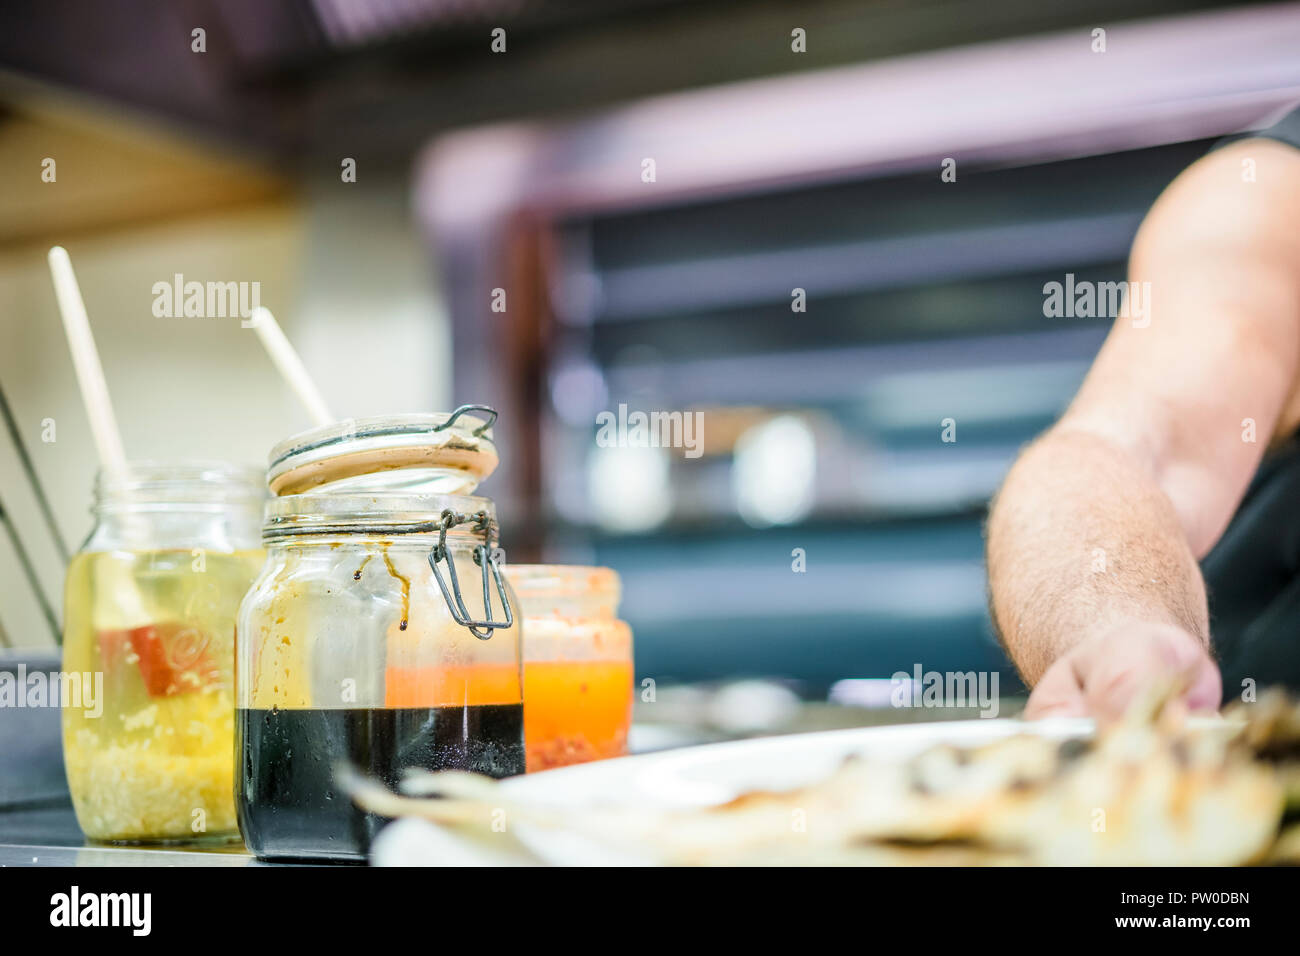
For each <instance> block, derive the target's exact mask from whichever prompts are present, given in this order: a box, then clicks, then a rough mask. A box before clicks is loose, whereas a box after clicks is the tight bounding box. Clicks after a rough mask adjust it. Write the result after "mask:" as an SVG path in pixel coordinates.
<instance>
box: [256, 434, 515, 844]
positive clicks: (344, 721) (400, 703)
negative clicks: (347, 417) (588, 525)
mask: <svg viewBox="0 0 1300 956" xmlns="http://www.w3.org/2000/svg"><path fill="white" fill-rule="evenodd" d="M455 417H456V416H452V418H455ZM439 418H440V419H441V421H445V420H447V418H448V416H440V417H438V416H408V417H407V419H408V420H407V422H406V423H405V425H406V426H413V427H411V428H408V430H406V431H403V432H400V433H397V435H396V437H397V438H398V439H399V441H398V443H397V444H394V443H393V442H391V441H389V439H392V438H393V437H394V433H393V431H392V428H393V422H394V419H391V418H388V419H382V420H370V421H355V422H349V423H345V424H343V425H339V426H332V428H331V429H325V430H321V429H318V430H317V433H319V432H322V431H324V432H328V433H329V434H325V435H320V434H316V433H309V434H308V435H307V436H299V437H298V438H296V439H291V440H290V442H288V443H285V445H283V446H281V447H280V448H279V449H277V451H275V452H273V453H272V478H271V485H272V488H273V489H275V488H277V481H276V478H277V475H278V476H279V477H280V478H281V479H282V480H281V481H280V482H279V488H280V489H282V490H283V489H285V488H289V489H292V490H295V491H298V493H294V494H281V495H280V496H279V497H277V498H274V499H272V500H271V501H270V502H269V503H268V505H267V511H266V520H265V524H264V527H263V542H264V544H265V547H266V551H267V561H266V565H265V567H264V568H263V570H262V573H261V575H260V577H259V578H258V580H257V581H256V582H255V583H254V585H253V587H252V589H251V590H250V591H249V593H248V595H247V596H246V597H245V599H244V603H243V605H242V607H241V609H240V615H239V631H238V639H237V681H236V692H237V709H236V719H235V732H236V750H237V754H238V760H239V765H238V768H237V770H236V775H235V776H236V808H237V811H238V816H239V828H240V831H241V833H242V834H243V837H244V841H245V843H246V844H247V846H248V848H249V850H251V851H252V852H253V853H255V854H256V855H257V856H258V857H260V858H263V859H293V860H341V861H361V860H364V859H365V856H366V854H367V852H368V849H369V845H370V842H371V840H372V839H373V837H374V835H375V833H376V832H377V831H378V829H379V828H380V827H381V826H382V825H383V824H384V823H385V822H386V821H384V820H383V819H382V818H379V817H377V816H375V815H374V814H370V813H366V812H363V811H361V810H360V809H358V808H357V807H355V806H354V805H353V803H352V801H351V800H350V799H349V797H348V795H347V793H345V792H344V790H343V789H342V788H341V786H340V784H339V772H340V771H341V770H342V769H343V768H349V769H351V770H352V771H353V772H357V773H360V774H363V775H366V776H368V777H370V778H372V779H376V780H379V781H382V782H383V783H385V784H386V785H388V786H390V787H395V786H397V785H398V783H399V782H400V780H401V776H402V774H403V772H404V771H405V770H407V769H410V768H414V769H420V770H444V769H456V770H469V771H473V772H477V773H483V774H487V775H489V776H493V777H505V776H510V775H512V774H517V773H522V772H523V771H524V764H525V751H524V737H523V734H524V719H523V679H522V654H521V641H522V637H521V631H522V624H521V622H520V621H519V620H518V619H517V617H516V615H515V614H514V605H515V599H514V594H513V592H512V591H511V590H510V587H509V584H508V583H507V582H506V581H505V579H504V578H503V576H502V575H501V573H500V569H499V567H498V562H497V557H496V555H497V553H498V552H497V543H498V542H497V524H496V512H495V507H494V505H493V503H492V501H491V500H489V499H487V498H483V497H475V496H472V495H469V494H464V493H460V492H464V491H466V490H472V489H473V487H474V486H475V485H476V484H477V478H478V477H481V474H469V475H468V476H467V474H466V471H465V469H464V467H463V466H464V464H465V462H466V460H467V459H466V457H465V454H466V445H472V444H473V443H475V442H477V443H478V446H479V447H480V448H481V447H482V445H483V443H485V442H487V441H488V439H487V438H486V432H487V427H486V425H485V424H484V423H483V422H482V421H480V420H475V419H473V418H470V417H469V416H463V417H461V422H460V425H461V428H462V429H463V430H464V432H465V434H466V435H467V436H468V440H458V441H456V442H454V443H451V444H452V445H453V446H454V452H455V455H456V456H458V457H455V458H454V459H451V458H447V457H443V458H439V457H438V455H437V454H430V449H431V448H433V447H434V446H435V443H436V442H438V441H440V440H441V439H442V438H443V436H442V435H441V433H440V430H438V429H437V428H436V426H437V425H438V424H440V421H439ZM412 419H414V420H415V421H414V422H412V421H411V420H412ZM429 419H433V422H432V424H430V422H429ZM421 425H423V426H424V427H425V429H426V434H424V436H423V442H421V440H420V432H419V427H420V426H421ZM476 429H477V430H476ZM395 447H396V448H398V449H399V450H398V451H392V449H393V448H395ZM286 448H287V449H288V450H287V451H286V450H285V449H286ZM402 448H405V449H406V450H405V451H402V450H400V449H402ZM303 449H306V451H303ZM322 449H324V450H325V451H324V453H323V454H322ZM295 456H296V457H295ZM348 458H350V459H351V460H352V461H353V462H354V463H355V462H362V463H371V464H373V462H375V461H382V462H384V463H385V464H384V466H383V468H382V470H381V471H380V472H379V473H378V476H377V477H376V479H375V481H373V482H371V483H369V484H367V482H366V480H365V476H364V474H361V473H358V472H357V471H356V466H346V465H345V464H344V465H341V464H340V462H341V461H343V460H345V459H348ZM286 462H287V464H286ZM304 462H307V464H306V465H304ZM319 462H324V463H325V468H326V469H327V470H329V473H330V475H331V476H332V477H331V478H330V480H328V481H324V482H315V483H313V482H312V481H311V475H310V474H305V473H304V470H305V472H310V471H312V469H313V467H314V465H313V464H312V463H319ZM431 462H432V463H433V464H431ZM449 462H450V463H449ZM395 463H397V464H396V465H395ZM403 463H405V464H403ZM491 463H492V464H495V451H492V459H491ZM481 464H482V459H478V460H477V462H476V463H475V464H474V467H475V468H477V467H479V466H480V465H481ZM369 466H370V465H369V464H363V465H362V467H369ZM295 468H296V469H298V473H297V474H294V469H295ZM487 470H490V467H489V468H488V469H487ZM398 472H403V473H400V474H399V473H398ZM285 475H288V478H287V479H285V478H284V476H285ZM439 487H441V488H451V489H452V491H453V492H455V493H444V492H441V491H431V490H430V489H431V488H439ZM299 489H305V490H299Z"/></svg>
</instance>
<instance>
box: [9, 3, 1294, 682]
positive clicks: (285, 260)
mask: <svg viewBox="0 0 1300 956" xmlns="http://www.w3.org/2000/svg"><path fill="white" fill-rule="evenodd" d="M0 18H2V19H3V21H4V22H3V28H2V29H0V170H3V175H2V176H0V390H2V391H3V398H4V402H3V403H0V410H4V412H5V420H4V421H3V422H0V508H2V509H3V521H4V527H3V529H2V533H0V645H9V646H13V647H40V646H46V647H52V646H53V644H54V642H55V639H56V637H55V635H56V633H57V629H58V622H59V618H60V616H61V609H60V607H59V602H60V595H61V593H62V568H63V561H64V557H65V555H66V554H67V553H69V552H74V551H75V550H76V549H77V547H78V545H79V544H80V542H81V540H82V539H83V538H84V536H85V535H86V533H87V532H88V530H89V526H90V517H89V512H88V507H89V502H90V488H91V481H92V477H93V473H94V470H95V457H94V448H93V445H92V443H91V440H90V436H89V430H88V425H87V422H86V419H85V415H84V412H83V410H82V407H81V404H80V398H79V395H78V392H77V387H76V383H75V380H74V377H73V370H72V364H71V361H70V359H69V357H68V352H67V348H66V345H65V342H64V339H63V332H62V328H61V326H60V323H59V319H58V314H57V311H56V307H55V300H54V295H53V292H52V289H51V286H50V281H49V277H48V272H47V268H46V264H45V253H46V250H47V249H48V247H49V246H50V245H52V244H55V243H59V244H62V245H64V246H66V247H67V248H68V250H69V251H70V253H71V255H72V258H73V261H74V263H75V264H76V268H77V271H78V274H79V277H80V280H81V285H82V290H83V294H84V296H85V299H86V303H87V306H88V309H89V313H90V316H91V320H92V323H93V324H94V328H95V332H96V336H97V339H98V344H99V347H100V351H101V352H102V355H103V361H104V366H105V371H106V374H107V377H108V381H109V385H110V387H111V389H112V391H113V398H114V400H115V403H116V408H117V413H118V417H119V419H120V421H121V424H122V428H123V432H124V437H125V442H126V446H127V450H128V454H129V455H130V456H132V457H136V458H175V457H183V456H197V457H220V458H229V459H234V460H240V461H245V462H249V463H263V462H264V461H265V457H266V453H267V451H268V450H269V448H270V446H271V445H272V444H273V443H274V442H276V441H277V440H279V439H281V438H283V437H284V436H286V435H288V434H289V433H291V432H295V431H298V430H301V429H302V428H305V427H306V426H307V425H308V422H307V420H306V418H305V415H304V413H303V412H301V411H300V409H299V408H298V407H297V406H296V404H295V402H294V401H293V398H292V396H291V395H290V394H289V393H288V391H287V390H286V388H285V387H284V386H283V385H282V384H281V381H280V379H279V377H278V376H277V375H276V374H275V372H274V370H273V368H272V367H271V365H270V363H269V362H268V361H267V359H266V357H265V355H264V354H263V352H262V350H261V347H260V346H259V344H258V342H257V340H256V338H255V336H254V334H253V332H251V331H250V330H248V329H245V328H242V327H241V325H240V323H239V321H238V320H236V319H218V318H203V319H195V318H189V319H174V318H156V317H154V315H153V313H152V310H151V305H152V302H153V293H152V291H151V290H152V286H153V284H154V283H155V282H159V281H167V282H169V281H171V280H172V277H173V276H174V275H175V274H177V273H180V274H183V275H184V277H185V278H186V280H197V281H202V282H206V281H222V282H225V281H238V282H259V283H260V288H261V301H262V303H263V304H265V305H267V306H269V307H270V308H271V309H273V310H274V311H275V312H276V314H277V316H278V317H279V318H280V321H281V324H282V325H283V326H284V328H285V330H286V332H287V333H288V335H289V336H290V337H291V338H292V339H293V340H294V342H295V343H296V344H297V345H298V347H299V349H300V351H301V352H302V354H303V357H304V360H305V362H306V364H307V366H308V368H309V369H310V371H311V372H312V374H313V375H314V376H315V377H316V378H317V380H318V382H319V383H320V385H321V387H322V389H323V391H324V393H325V395H326V397H327V398H328V400H329V402H330V403H331V405H332V407H333V409H334V410H335V412H336V413H338V414H341V415H344V416H349V417H350V416H360V415H371V414H378V413H383V412H398V411H416V410H423V411H432V410H444V409H449V408H451V407H453V406H455V405H457V404H460V403H466V402H487V403H490V404H493V405H495V406H496V407H497V408H499V409H500V411H501V423H500V426H499V427H498V430H497V434H498V441H499V444H500V446H501V449H502V467H501V470H500V472H499V473H498V474H497V475H496V476H494V477H493V478H492V479H490V480H489V482H488V483H487V484H486V485H485V487H484V493H486V494H489V495H492V496H493V497H495V498H496V499H497V501H498V506H499V509H500V512H501V514H502V517H503V519H504V520H503V541H504V544H505V546H506V551H507V555H508V557H509V559H510V560H514V561H532V560H543V559H544V560H547V561H559V562H575V563H601V564H608V565H611V566H613V567H615V568H617V569H618V570H619V572H620V573H621V574H622V576H623V580H624V583H625V599H624V604H623V609H622V610H623V617H624V618H625V619H627V620H628V621H630V622H631V624H632V626H633V628H634V631H635V633H636V639H637V674H638V677H639V678H644V677H652V678H654V679H655V680H656V681H658V682H661V683H665V684H667V683H672V682H675V681H691V682H697V681H716V680H720V679H735V678H745V677H770V678H777V679H779V680H781V681H784V682H786V683H787V685H788V686H789V687H791V688H792V689H794V690H796V691H797V692H798V693H800V694H802V695H805V696H806V697H809V698H812V699H817V698H822V699H824V698H825V696H826V695H827V693H828V692H829V691H830V689H831V688H832V687H833V686H837V682H841V681H845V680H863V679H872V678H886V679H887V678H888V677H889V676H890V675H891V674H892V673H894V672H895V671H899V670H904V671H908V672H911V671H912V669H913V667H914V665H915V664H918V663H919V664H921V665H923V666H924V667H925V669H927V670H941V671H943V670H954V671H967V670H981V671H983V670H995V671H999V672H1000V673H1001V675H1002V678H1003V686H1002V689H1003V692H1004V693H1005V692H1007V691H1008V690H1014V688H1015V687H1016V686H1017V685H1016V679H1015V676H1014V671H1013V670H1012V668H1011V667H1010V665H1009V663H1008V662H1007V660H1006V658H1005V657H1004V655H1003V654H1002V652H1001V651H1000V650H999V648H998V646H997V643H996V641H995V640H994V638H993V635H992V632H991V629H990V625H989V622H988V619H987V614H986V609H985V585H984V574H983V568H982V555H981V549H982V543H981V522H982V519H983V515H984V510H985V507H986V503H987V501H988V498H989V496H990V494H991V493H992V492H993V490H994V489H995V487H996V486H997V484H998V482H999V479H1000V477H1001V476H1002V474H1003V473H1004V471H1005V469H1006V468H1007V466H1008V464H1009V463H1010V461H1011V459H1012V457H1013V455H1014V454H1015V452H1016V449H1017V448H1018V447H1019V446H1020V445H1021V444H1022V443H1024V442H1025V441H1027V440H1028V439H1029V438H1030V437H1031V436H1033V435H1034V434H1035V433H1036V432H1037V431H1039V430H1041V429H1042V428H1043V427H1044V426H1046V425H1047V424H1048V423H1049V422H1051V421H1052V419H1053V418H1054V416H1056V415H1057V414H1058V413H1059V412H1060V411H1061V410H1062V408H1063V407H1064V404H1065V403H1066V401H1067V400H1068V398H1069V396H1070V395H1071V393H1072V392H1073V390H1074V389H1075V387H1076V386H1077V384H1078V383H1079V381H1080V379H1081V377H1082V375H1083V373H1084V371H1085V369H1086V367H1087V365H1088V362H1089V360H1090V359H1091V357H1092V356H1093V354H1094V353H1095V351H1096V349H1097V348H1098V345H1099V343H1100V342H1101V340H1102V337H1103V335H1104V333H1105V329H1106V326H1107V324H1108V323H1107V322H1106V320H1104V319H1085V318H1072V319H1051V318H1045V317H1044V314H1043V285H1044V283H1045V282H1049V281H1064V280H1065V276H1066V274H1067V273H1073V274H1074V275H1075V277H1076V278H1077V279H1080V280H1082V279H1094V280H1120V279H1122V278H1123V277H1124V261H1125V257H1126V254H1127V249H1128V246H1129V243H1130V241H1131V239H1132V236H1133V233H1134V230H1135V228H1136V226H1137V224H1138V222H1139V221H1140V219H1141V217H1142V215H1143V213H1144V211H1145V210H1146V208H1147V207H1148V206H1149V204H1150V203H1151V202H1152V200H1153V199H1154V198H1155V197H1156V195H1157V194H1158V193H1159V191H1160V190H1161V188H1162V187H1163V186H1164V185H1165V184H1166V183H1167V182H1168V181H1169V180H1170V179H1171V178H1172V177H1173V176H1174V175H1175V174H1176V173H1177V172H1178V171H1179V170H1180V169H1181V168H1182V167H1184V166H1185V165H1186V164H1187V163H1189V162H1190V161H1192V160H1193V159H1195V158H1196V157H1197V156H1198V155H1200V154H1202V153H1203V152H1204V151H1205V150H1206V149H1207V148H1208V146H1209V145H1210V144H1212V143H1213V142H1214V140H1215V139H1216V138H1218V137H1220V136H1222V135H1224V134H1227V133H1231V132H1234V131H1238V130H1243V129H1248V128H1251V127H1258V126H1260V125H1263V124H1265V123H1266V122H1267V121H1268V120H1269V119H1270V118H1271V117H1272V116H1274V115H1276V114H1277V113H1278V112H1279V111H1281V110H1283V109H1284V108H1285V107H1286V106H1287V105H1288V104H1290V103H1293V102H1295V101H1297V100H1300V5H1297V4H1267V5H1253V6H1245V7H1242V6H1237V7H1228V6H1225V5H1223V4H1217V3H1199V2H1189V0H1177V2H1173V0H1126V2H1119V0H1101V2H1097V0H1090V2H1086V3H1085V2H1082V0H1077V2H1076V0H1065V2H1055V3H1046V4H1045V3H1041V2H1039V0H996V2H992V0H990V2H967V0H961V2H958V0H880V2H846V0H805V2H799V3H795V2H777V0H751V2H735V3H720V2H711V0H694V2H682V0H568V2H560V0H459V2H458V0H292V2H256V0H223V2H215V0H151V2H144V0H131V2H118V3H113V4H103V3H96V2H89V0H85V2H74V0H44V2H41V3H28V2H15V3H7V4H6V5H5V9H4V12H3V13H2V14H0ZM195 30H202V31H203V33H202V38H203V47H204V49H203V51H202V52H197V51H196V50H195V49H194V47H195V45H196V39H195V36H196V35H195V33H194V31H195ZM497 30H503V31H504V34H500V33H494V31H497ZM1097 30H1103V31H1104V34H1097V33H1096V32H1095V31H1097ZM798 31H802V34H800V33H799V32H798ZM1099 37H1101V38H1102V39H1103V40H1104V44H1105V49H1104V52H1103V51H1100V50H1098V49H1096V47H1097V44H1098V38H1099ZM801 38H802V42H803V44H804V45H805V51H803V52H799V51H796V49H794V47H797V46H799V45H800V40H801ZM502 40H504V45H505V49H504V51H501V50H500V46H501V42H502ZM494 45H495V47H496V49H495V50H494ZM47 158H52V159H54V160H55V164H56V165H55V169H56V179H55V181H54V182H45V181H43V179H42V175H41V174H42V171H43V169H44V168H45V167H44V165H43V163H44V161H45V160H46V159H47ZM348 160H352V161H354V163H355V170H356V175H355V182H350V181H345V180H346V177H345V176H344V168H345V166H346V165H347V161H348ZM647 160H650V161H652V164H650V165H648V164H647ZM946 160H954V161H955V167H953V168H955V173H956V180H955V182H946V181H944V179H943V178H942V177H941V173H942V171H943V167H944V164H945V161H946ZM651 169H652V170H653V175H652V176H651V174H650V172H649V170H651ZM648 180H650V181H648ZM498 290H499V291H498ZM502 301H504V303H505V308H504V311H494V308H493V305H494V303H496V304H497V305H498V307H499V306H500V304H501V303H502ZM799 305H802V306H803V310H802V311H797V308H798V306H799ZM620 405H626V406H627V407H628V409H629V410H633V411H635V410H640V411H644V412H653V411H665V412H672V411H677V412H683V413H685V412H697V411H698V412H702V413H703V423H704V424H703V444H702V452H703V453H702V454H701V455H700V456H699V457H687V456H686V455H684V454H683V449H680V448H665V449H653V448H651V449H646V448H618V447H611V448H606V447H601V446H600V445H599V444H598V443H597V441H596V435H597V420H596V416H597V415H598V414H599V413H600V412H602V411H606V410H608V411H614V412H617V410H618V408H619V406H620ZM948 419H951V420H952V426H951V428H949V434H948V437H952V434H953V431H952V429H953V428H955V437H956V441H944V440H943V439H944V431H945V421H946V420H948ZM51 439H52V440H51ZM800 562H802V563H803V564H804V566H805V568H806V570H802V571H799V570H796V566H797V565H798V564H799V563H800ZM873 687H876V690H874V691H873ZM838 688H839V689H838V690H837V693H838V694H839V695H840V696H841V697H842V698H843V699H855V700H858V701H859V702H861V701H863V700H865V699H866V698H868V697H870V695H871V694H872V693H874V692H877V691H878V687H877V685H872V684H870V683H863V684H852V683H850V684H838Z"/></svg>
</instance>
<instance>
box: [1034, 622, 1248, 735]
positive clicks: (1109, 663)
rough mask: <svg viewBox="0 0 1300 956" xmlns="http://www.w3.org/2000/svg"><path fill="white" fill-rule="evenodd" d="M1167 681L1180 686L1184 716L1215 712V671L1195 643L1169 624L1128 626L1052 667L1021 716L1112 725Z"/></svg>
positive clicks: (1218, 688)
mask: <svg viewBox="0 0 1300 956" xmlns="http://www.w3.org/2000/svg"><path fill="white" fill-rule="evenodd" d="M1171 681H1173V682H1180V686H1181V687H1182V688H1183V691H1182V694H1181V699H1182V703H1183V704H1184V705H1185V706H1186V707H1187V708H1188V709H1189V710H1208V711H1215V710H1218V709H1219V701H1220V699H1221V698H1222V694H1223V685H1222V679H1221V678H1220V677H1219V669H1218V667H1216V666H1215V664H1214V661H1212V660H1211V659H1210V656H1209V654H1208V653H1207V652H1206V650H1205V647H1204V646H1203V645H1202V644H1201V642H1200V641H1199V640H1198V639H1197V638H1196V637H1194V636H1192V635H1191V634H1189V633H1187V632H1186V631H1184V630H1183V629H1182V628H1178V627H1174V626H1173V625H1170V624H1152V623H1150V622H1146V621H1133V622H1128V623H1125V624H1123V625H1120V626H1117V627H1113V628H1110V629H1108V630H1106V631H1104V632H1102V633H1101V634H1099V635H1097V636H1096V637H1092V638H1088V639H1087V640H1085V641H1083V642H1082V643H1080V644H1078V645H1076V646H1075V647H1073V648H1071V649H1070V651H1069V652H1068V653H1066V654H1065V655H1064V656H1062V657H1060V658H1059V659H1058V660H1057V661H1056V662H1055V663H1054V664H1052V666H1051V667H1049V668H1048V669H1047V671H1046V672H1045V673H1044V674H1043V676H1042V678H1041V679H1040V680H1039V681H1038V684H1037V686H1035V687H1034V691H1033V693H1032V694H1030V695H1029V704H1028V706H1026V708H1025V716H1026V717H1028V718H1031V719H1035V718H1038V717H1070V716H1092V717H1096V718H1097V719H1098V720H1116V719H1118V718H1119V717H1121V716H1123V714H1124V712H1125V710H1127V709H1128V706H1129V704H1131V703H1132V702H1133V700H1134V698H1135V697H1137V696H1138V695H1139V694H1141V693H1143V692H1144V691H1146V690H1147V689H1148V688H1151V687H1158V686H1160V685H1162V684H1167V683H1169V682H1171Z"/></svg>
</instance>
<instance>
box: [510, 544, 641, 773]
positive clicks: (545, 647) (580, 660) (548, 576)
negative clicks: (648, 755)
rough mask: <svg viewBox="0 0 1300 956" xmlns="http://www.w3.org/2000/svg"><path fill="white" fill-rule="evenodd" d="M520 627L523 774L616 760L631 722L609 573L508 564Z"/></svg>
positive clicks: (618, 590) (628, 650) (625, 637)
mask: <svg viewBox="0 0 1300 956" xmlns="http://www.w3.org/2000/svg"><path fill="white" fill-rule="evenodd" d="M503 570H504V572H505V575H506V578H507V580H508V581H509V582H510V584H511V585H512V586H513V588H514V591H515V593H516V595H517V596H518V600H519V602H520V606H521V608H522V610H521V614H522V617H523V623H524V634H525V638H524V745H525V749H526V752H527V767H528V770H529V771H534V770H546V769H549V768H551V767H563V766H567V765H569V764H576V763H585V762H586V761H588V760H601V759H604V758H607V757H619V756H622V755H623V754H625V753H627V732H628V727H629V725H630V724H631V722H632V694H633V671H632V630H631V628H629V627H628V625H627V624H626V623H625V622H623V621H621V620H619V619H618V602H619V598H620V597H621V594H622V587H621V582H620V581H619V577H618V574H617V573H616V572H614V571H612V570H611V569H609V568H589V567H579V566H574V565H548V564H510V565H506V566H505V567H504V568H503Z"/></svg>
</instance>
